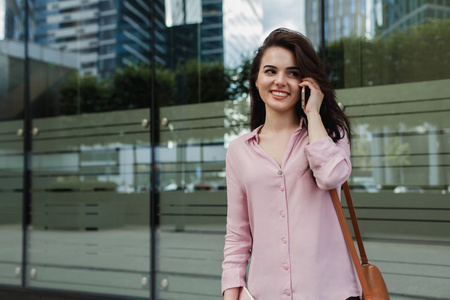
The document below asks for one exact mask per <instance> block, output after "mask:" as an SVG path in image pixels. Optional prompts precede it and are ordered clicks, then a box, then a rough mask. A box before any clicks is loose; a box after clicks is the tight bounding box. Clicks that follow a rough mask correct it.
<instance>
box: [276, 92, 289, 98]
mask: <svg viewBox="0 0 450 300" xmlns="http://www.w3.org/2000/svg"><path fill="white" fill-rule="evenodd" d="M272 94H274V95H275V96H279V97H285V96H287V95H288V94H287V93H284V92H272Z"/></svg>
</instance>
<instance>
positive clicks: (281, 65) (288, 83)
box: [256, 47, 301, 113]
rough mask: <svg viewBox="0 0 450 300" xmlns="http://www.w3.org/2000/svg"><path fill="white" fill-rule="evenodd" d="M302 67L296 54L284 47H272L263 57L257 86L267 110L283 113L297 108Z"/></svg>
mask: <svg viewBox="0 0 450 300" xmlns="http://www.w3.org/2000/svg"><path fill="white" fill-rule="evenodd" d="M300 82H301V74H300V69H299V68H298V67H297V64H296V63H295V58H294V54H293V53H292V52H291V51H290V50H288V49H285V48H282V47H271V48H269V49H267V50H266V52H265V53H264V55H263V56H262V58H261V65H260V66H259V73H258V79H257V80H256V87H257V88H258V90H259V95H260V96H261V99H262V100H263V101H264V103H265V105H266V111H268V110H273V111H275V112H278V113H283V112H287V111H290V110H292V109H294V110H295V104H296V103H297V102H298V101H299V100H300V87H299V86H298V84H299V83H300Z"/></svg>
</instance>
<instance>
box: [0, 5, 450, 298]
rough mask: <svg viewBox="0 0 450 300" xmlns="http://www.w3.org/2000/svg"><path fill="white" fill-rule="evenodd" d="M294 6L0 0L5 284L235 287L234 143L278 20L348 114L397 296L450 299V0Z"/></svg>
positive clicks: (365, 224)
mask: <svg viewBox="0 0 450 300" xmlns="http://www.w3.org/2000/svg"><path fill="white" fill-rule="evenodd" d="M285 2H286V3H285V5H283V6H280V5H279V3H278V2H276V1H269V0H154V1H144V0H64V1H55V0H0V299H36V298H37V297H38V298H39V299H45V300H50V299H161V300H163V299H164V300H169V299H170V300H178V299H180V300H190V299H192V300H202V299H205V300H206V299H208V300H210V299H222V296H221V295H220V276H221V262H222V259H223V246H224V234H225V223H226V209H227V208H226V181H225V154H226V150H227V147H228V145H229V143H230V142H231V141H232V140H233V139H235V138H236V137H237V136H239V135H240V134H242V133H245V132H248V131H249V122H250V120H249V98H248V91H247V89H248V82H247V76H248V73H249V66H250V63H251V59H252V55H253V54H254V51H255V50H256V49H257V47H258V45H259V44H260V43H261V42H262V40H263V39H264V37H265V36H266V35H267V34H268V33H269V32H270V31H271V30H273V29H275V28H277V27H289V28H292V29H295V30H298V31H301V32H303V33H305V34H306V35H307V36H308V37H309V38H310V39H311V41H312V42H313V44H314V47H315V48H316V50H317V52H318V54H319V56H320V57H321V58H322V59H323V61H324V66H325V68H326V70H327V72H328V74H329V79H330V81H331V82H332V84H333V86H334V87H335V88H336V93H337V96H338V100H339V102H341V104H342V107H343V109H344V110H345V112H346V113H347V114H348V115H349V116H350V118H351V122H352V128H353V139H352V154H351V160H352V165H353V172H352V175H351V177H350V178H349V185H350V188H351V189H352V192H353V197H354V201H355V207H356V211H357V214H358V217H359V220H360V226H361V230H362V235H363V238H364V239H365V241H366V250H367V254H368V256H369V258H370V260H371V262H373V263H374V264H376V265H377V266H378V267H379V268H380V270H381V271H382V273H383V275H384V277H385V280H386V283H387V286H388V289H389V291H390V293H391V299H397V300H401V299H450V296H449V295H450V276H449V274H450V263H449V257H450V201H449V200H450V197H449V194H450V187H449V182H450V118H449V111H450V88H449V86H450V55H449V53H450V52H449V49H450V0H411V1H400V0H398V1H394V0H364V1H355V0H336V1H331V0H302V1H297V0H286V1H285ZM298 255H301V253H299V254H298Z"/></svg>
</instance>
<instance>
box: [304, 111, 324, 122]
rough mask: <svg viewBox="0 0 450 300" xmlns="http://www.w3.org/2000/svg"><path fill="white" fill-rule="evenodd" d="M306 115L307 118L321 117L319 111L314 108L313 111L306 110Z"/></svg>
mask: <svg viewBox="0 0 450 300" xmlns="http://www.w3.org/2000/svg"><path fill="white" fill-rule="evenodd" d="M306 117H307V118H308V120H309V119H310V118H321V117H320V113H319V112H318V111H315V110H313V111H308V112H307V113H306Z"/></svg>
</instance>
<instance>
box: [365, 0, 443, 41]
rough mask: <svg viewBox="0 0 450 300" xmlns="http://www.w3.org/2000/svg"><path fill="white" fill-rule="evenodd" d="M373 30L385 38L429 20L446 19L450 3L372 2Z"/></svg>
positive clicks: (429, 0) (420, 1) (430, 0)
mask: <svg viewBox="0 0 450 300" xmlns="http://www.w3.org/2000/svg"><path fill="white" fill-rule="evenodd" d="M373 7H374V12H373V15H374V16H375V18H373V19H374V20H376V23H375V24H374V28H375V31H376V34H377V36H381V37H385V36H388V35H389V34H391V33H392V32H393V31H394V30H396V29H403V28H407V27H410V26H413V25H418V24H423V23H425V22H427V21H428V20H430V19H434V20H436V19H448V18H449V17H450V2H449V1H447V3H446V1H437V0H418V1H386V0H374V6H373Z"/></svg>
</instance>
